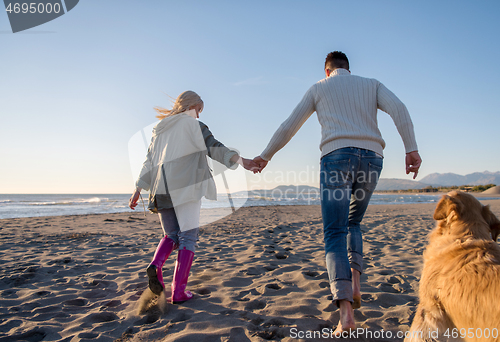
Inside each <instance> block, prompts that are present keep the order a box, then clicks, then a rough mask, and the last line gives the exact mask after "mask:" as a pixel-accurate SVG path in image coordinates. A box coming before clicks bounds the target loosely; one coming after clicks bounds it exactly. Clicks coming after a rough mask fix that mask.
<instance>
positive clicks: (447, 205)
mask: <svg viewBox="0 0 500 342" xmlns="http://www.w3.org/2000/svg"><path fill="white" fill-rule="evenodd" d="M463 209H464V205H463V203H462V202H461V201H460V200H459V199H458V198H456V197H454V196H448V195H444V196H443V197H442V198H441V199H440V200H439V202H438V204H437V206H436V210H434V220H436V221H439V220H444V219H445V218H447V217H448V216H449V215H450V214H451V212H452V211H454V212H455V213H456V215H457V216H458V217H460V216H461V215H462V212H463Z"/></svg>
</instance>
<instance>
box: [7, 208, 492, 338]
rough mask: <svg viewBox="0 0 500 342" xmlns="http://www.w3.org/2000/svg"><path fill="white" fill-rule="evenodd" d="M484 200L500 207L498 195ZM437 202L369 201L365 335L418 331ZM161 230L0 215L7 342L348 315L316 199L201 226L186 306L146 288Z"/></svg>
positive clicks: (115, 219) (255, 328)
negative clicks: (338, 298) (332, 279)
mask: <svg viewBox="0 0 500 342" xmlns="http://www.w3.org/2000/svg"><path fill="white" fill-rule="evenodd" d="M485 202H487V203H489V204H491V207H492V210H493V212H494V213H496V214H497V215H500V201H499V200H490V201H485ZM434 207H435V205H434V204H418V205H385V206H382V205H379V206H375V205H374V206H371V207H369V209H368V212H367V213H366V216H365V219H364V221H363V223H364V225H363V227H362V229H363V231H364V241H365V243H364V249H365V257H364V261H365V273H364V274H363V275H362V277H361V281H362V285H361V291H362V307H361V308H360V309H359V310H355V317H356V321H357V327H358V328H364V329H368V331H369V333H371V334H375V335H372V338H370V336H369V335H358V336H357V337H358V339H357V340H367V341H368V340H376V341H393V340H394V341H401V340H402V338H397V336H396V334H397V332H398V331H399V332H404V331H407V330H408V329H409V326H410V324H411V321H412V318H413V315H414V313H415V309H416V304H417V302H418V298H417V289H418V281H419V276H420V270H421V267H422V252H423V250H424V248H425V246H426V236H427V234H428V233H429V231H430V230H431V229H433V227H434V224H435V223H434V221H433V219H432V213H433V210H434ZM160 238H161V228H160V225H159V221H158V218H157V216H156V215H151V214H148V215H147V217H146V218H145V217H144V215H143V214H142V213H141V212H131V213H121V214H101V215H85V216H58V217H57V216H56V217H39V218H19V219H5V220H0V241H1V242H0V243H1V245H0V246H1V247H0V255H1V259H0V260H1V263H0V265H1V267H0V270H1V273H0V304H1V305H0V341H72V342H74V341H90V340H92V341H95V340H98V341H115V340H116V341H196V342H197V341H266V340H270V339H272V340H277V341H297V340H301V341H305V340H318V341H327V340H329V339H311V338H309V339H308V338H302V339H295V338H293V337H298V336H301V335H299V331H302V332H303V334H308V333H307V331H309V334H312V333H313V331H317V332H316V334H318V333H319V332H320V331H321V329H324V328H327V329H330V328H334V327H335V325H336V324H337V322H338V319H339V312H338V310H337V308H336V306H335V305H334V304H333V303H332V302H331V300H330V299H331V297H330V292H329V284H328V276H327V273H326V268H325V261H324V252H323V239H322V221H321V213H320V208H319V207H318V206H288V207H287V206H275V207H252V208H241V209H240V210H238V211H237V212H236V213H235V214H233V215H231V216H229V217H227V218H225V219H223V220H221V221H218V222H215V223H213V224H210V225H208V226H207V227H205V228H203V229H202V231H201V234H200V243H199V248H198V251H197V254H196V258H195V262H194V264H193V267H192V273H191V277H190V279H189V283H188V288H189V289H190V290H191V291H193V293H194V294H195V298H193V299H192V300H190V301H188V302H186V303H184V304H181V305H172V304H169V303H166V302H165V299H164V298H163V297H160V298H158V297H156V296H153V295H151V294H150V292H149V290H148V289H147V278H146V274H145V268H146V266H147V264H148V263H149V261H150V259H151V258H152V256H153V253H154V250H155V247H156V245H157V243H158V241H159V239H160ZM174 261H175V257H174V258H170V259H169V260H168V261H167V262H166V264H165V267H164V270H165V271H164V276H165V282H166V283H170V281H171V279H172V273H173V265H174ZM294 329H295V330H294ZM382 330H383V332H381V331H382ZM387 331H391V333H393V336H392V338H388V337H387ZM321 332H324V331H321ZM376 334H378V336H379V337H383V336H385V338H378V339H376V338H375V337H377V336H376ZM381 334H386V335H381ZM307 336H308V335H304V337H307ZM309 336H311V335H309ZM349 340H350V339H345V341H349Z"/></svg>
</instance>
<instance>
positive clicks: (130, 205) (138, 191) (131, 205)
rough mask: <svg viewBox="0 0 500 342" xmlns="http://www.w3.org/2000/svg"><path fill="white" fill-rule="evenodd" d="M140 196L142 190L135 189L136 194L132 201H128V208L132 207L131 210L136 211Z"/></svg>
mask: <svg viewBox="0 0 500 342" xmlns="http://www.w3.org/2000/svg"><path fill="white" fill-rule="evenodd" d="M140 194H141V189H139V188H137V189H135V191H134V193H133V194H132V196H131V197H130V200H129V201H128V206H129V207H130V209H132V210H135V207H136V206H137V201H138V200H139V195H140Z"/></svg>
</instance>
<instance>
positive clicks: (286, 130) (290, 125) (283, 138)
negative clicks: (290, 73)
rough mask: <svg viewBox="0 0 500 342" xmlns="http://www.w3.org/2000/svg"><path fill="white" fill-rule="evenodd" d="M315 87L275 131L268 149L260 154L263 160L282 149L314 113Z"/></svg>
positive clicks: (268, 158) (269, 158) (267, 159)
mask: <svg viewBox="0 0 500 342" xmlns="http://www.w3.org/2000/svg"><path fill="white" fill-rule="evenodd" d="M313 87H314V86H313ZM313 87H311V88H310V89H309V90H308V91H307V93H306V94H305V95H304V97H303V98H302V100H301V101H300V103H299V104H298V105H297V106H296V107H295V109H294V110H293V112H292V114H290V116H289V117H288V119H286V120H285V121H284V122H283V123H282V124H281V126H280V127H279V128H278V130H277V131H276V132H275V133H274V135H273V137H272V138H271V140H270V141H269V144H268V145H267V147H266V149H265V150H264V152H262V153H261V154H260V157H261V158H262V159H263V160H265V161H269V160H271V158H272V157H273V156H274V154H275V153H276V152H278V151H279V150H281V149H282V148H283V147H284V146H285V145H286V144H287V143H288V142H289V141H290V139H292V137H293V136H294V135H295V133H297V131H298V130H299V129H300V127H302V125H303V124H304V122H306V121H307V119H309V117H310V116H311V114H312V113H314V111H315V110H316V106H315V102H314V96H313Z"/></svg>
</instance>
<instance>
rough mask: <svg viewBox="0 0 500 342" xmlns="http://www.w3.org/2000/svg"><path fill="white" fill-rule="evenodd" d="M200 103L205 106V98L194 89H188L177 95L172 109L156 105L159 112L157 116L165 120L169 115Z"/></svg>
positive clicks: (155, 108)
mask: <svg viewBox="0 0 500 342" xmlns="http://www.w3.org/2000/svg"><path fill="white" fill-rule="evenodd" d="M200 103H201V105H202V106H203V100H202V99H201V97H200V96H199V95H198V94H196V93H195V92H194V91H191V90H187V91H185V92H183V93H182V94H180V95H179V96H178V97H177V99H176V100H175V102H174V106H173V107H172V109H165V108H162V107H154V110H155V111H156V112H157V113H158V115H157V116H156V117H157V118H158V119H160V120H163V119H165V118H167V117H169V116H172V115H176V114H179V113H182V112H185V111H186V110H188V109H189V107H191V106H195V105H197V104H200Z"/></svg>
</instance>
